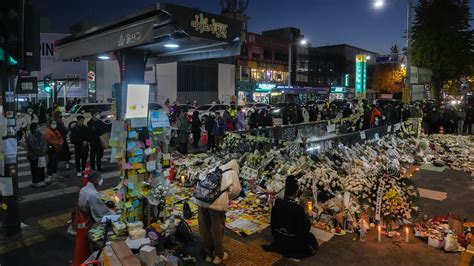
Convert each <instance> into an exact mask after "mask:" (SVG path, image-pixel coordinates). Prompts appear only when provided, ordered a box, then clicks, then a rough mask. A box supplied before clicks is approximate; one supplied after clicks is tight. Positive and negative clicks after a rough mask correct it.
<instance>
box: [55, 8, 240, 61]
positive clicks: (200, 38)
mask: <svg viewBox="0 0 474 266" xmlns="http://www.w3.org/2000/svg"><path fill="white" fill-rule="evenodd" d="M241 29H242V24H241V22H239V21H238V20H236V19H232V18H228V17H225V16H220V15H214V14H210V13H206V12H202V11H199V10H197V9H192V8H187V7H183V6H178V5H173V4H161V3H158V4H156V5H154V6H152V7H150V8H147V9H145V10H142V11H139V12H136V13H133V14H130V15H128V16H125V17H123V18H120V19H117V20H114V21H111V22H109V23H105V24H102V25H100V26H97V27H93V28H91V29H88V30H86V31H84V32H81V33H78V34H74V35H71V36H68V37H66V38H63V39H61V40H58V41H57V42H56V44H55V49H54V59H55V60H64V59H70V58H83V59H94V60H95V59H96V57H97V56H98V55H104V54H109V55H111V54H112V53H114V52H117V51H120V50H124V49H127V50H135V51H143V52H146V53H147V54H148V60H149V62H152V63H164V62H175V61H186V60H197V59H205V58H214V57H226V56H234V55H237V54H240V35H241Z"/></svg>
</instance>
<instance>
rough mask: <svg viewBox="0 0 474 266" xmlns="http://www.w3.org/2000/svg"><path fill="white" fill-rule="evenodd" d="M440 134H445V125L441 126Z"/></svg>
mask: <svg viewBox="0 0 474 266" xmlns="http://www.w3.org/2000/svg"><path fill="white" fill-rule="evenodd" d="M439 134H444V127H443V126H439Z"/></svg>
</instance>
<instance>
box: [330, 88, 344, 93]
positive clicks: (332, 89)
mask: <svg viewBox="0 0 474 266" xmlns="http://www.w3.org/2000/svg"><path fill="white" fill-rule="evenodd" d="M331 93H347V88H346V87H331Z"/></svg>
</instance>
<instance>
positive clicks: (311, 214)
mask: <svg viewBox="0 0 474 266" xmlns="http://www.w3.org/2000/svg"><path fill="white" fill-rule="evenodd" d="M308 215H309V217H312V216H313V202H312V201H308Z"/></svg>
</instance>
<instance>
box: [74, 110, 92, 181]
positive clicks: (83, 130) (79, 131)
mask: <svg viewBox="0 0 474 266" xmlns="http://www.w3.org/2000/svg"><path fill="white" fill-rule="evenodd" d="M84 120H85V118H84V116H82V115H80V116H78V117H77V125H76V126H75V127H74V128H73V129H72V130H71V136H70V137H71V143H72V144H74V153H75V161H76V173H77V176H78V177H81V176H82V174H83V171H84V170H85V169H86V162H87V157H88V155H89V140H90V135H91V133H90V132H89V129H88V128H87V127H86V126H85V125H84Z"/></svg>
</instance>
